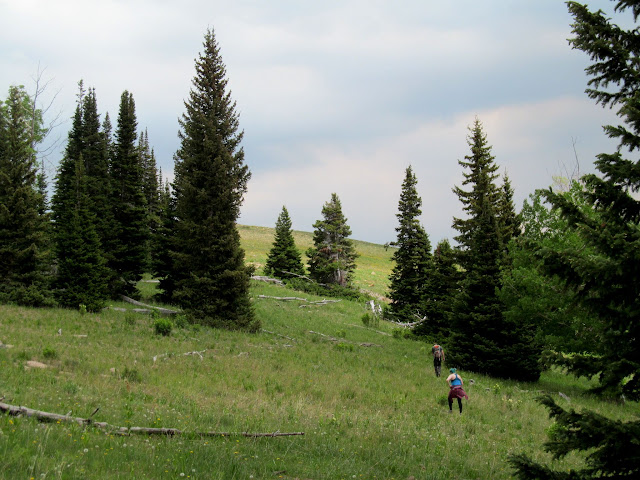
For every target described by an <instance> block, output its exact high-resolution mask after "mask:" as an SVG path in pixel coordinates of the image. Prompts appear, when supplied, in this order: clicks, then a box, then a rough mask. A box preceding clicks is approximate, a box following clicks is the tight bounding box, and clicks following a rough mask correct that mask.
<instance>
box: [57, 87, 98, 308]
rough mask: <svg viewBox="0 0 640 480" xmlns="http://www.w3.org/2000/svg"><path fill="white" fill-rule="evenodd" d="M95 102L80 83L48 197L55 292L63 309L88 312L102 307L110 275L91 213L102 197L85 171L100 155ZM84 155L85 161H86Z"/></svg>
mask: <svg viewBox="0 0 640 480" xmlns="http://www.w3.org/2000/svg"><path fill="white" fill-rule="evenodd" d="M87 105H89V106H87ZM94 105H95V95H93V94H90V95H87V94H86V92H85V90H84V87H83V84H82V82H80V83H79V93H78V101H77V106H76V111H75V114H74V117H73V124H72V127H71V130H70V131H69V136H68V137H69V138H68V142H67V147H66V150H65V156H64V157H63V159H62V161H61V162H60V166H59V168H58V174H57V176H56V185H55V193H54V196H53V199H52V216H53V221H54V222H53V225H54V230H53V231H54V245H55V252H56V260H57V275H56V277H55V281H54V286H55V296H56V298H57V300H58V302H59V303H60V305H62V306H64V307H70V308H79V306H80V305H84V306H85V307H86V308H87V310H88V311H99V310H100V309H101V308H102V307H103V306H104V304H105V300H106V298H107V284H108V279H109V272H108V270H107V269H106V267H105V264H106V260H105V258H104V254H103V251H102V245H101V243H100V237H99V235H98V233H97V228H96V225H97V224H98V221H97V216H96V214H95V213H94V210H95V208H96V202H99V201H100V200H103V201H104V199H101V198H100V195H99V190H98V191H97V192H95V196H94V198H92V197H91V196H90V195H89V184H90V183H91V184H92V185H94V186H95V188H96V189H99V188H100V185H99V182H97V181H96V180H95V177H93V178H92V177H89V176H88V175H87V172H86V165H89V166H90V167H91V168H94V169H95V168H96V165H95V162H96V160H97V159H98V156H99V154H97V153H96V140H97V141H98V144H99V143H100V138H99V135H98V136H97V137H96V135H95V133H94V131H93V129H92V125H93V126H94V127H95V126H98V128H99V124H98V123H97V118H96V114H97V112H96V110H95V109H93V108H92V106H94ZM87 124H88V125H87ZM85 155H86V156H87V157H88V159H89V160H88V161H85ZM103 160H104V159H103ZM105 175H106V172H105Z"/></svg>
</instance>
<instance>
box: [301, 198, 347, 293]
mask: <svg viewBox="0 0 640 480" xmlns="http://www.w3.org/2000/svg"><path fill="white" fill-rule="evenodd" d="M322 216H323V218H324V220H318V221H316V222H315V223H314V224H313V228H314V232H313V245H314V246H313V247H312V248H309V249H308V250H307V257H309V276H310V277H311V278H313V279H314V280H316V281H317V282H318V283H322V284H329V285H340V286H342V287H344V286H349V285H350V284H351V278H352V275H353V271H354V270H355V268H356V258H357V257H358V255H357V253H356V251H355V247H354V246H353V242H352V241H351V239H350V238H349V236H350V235H351V229H350V228H349V226H348V225H347V219H346V218H345V217H344V215H343V213H342V205H341V203H340V199H339V198H338V195H336V194H335V193H332V194H331V200H330V201H329V202H327V203H325V204H324V206H323V207H322Z"/></svg>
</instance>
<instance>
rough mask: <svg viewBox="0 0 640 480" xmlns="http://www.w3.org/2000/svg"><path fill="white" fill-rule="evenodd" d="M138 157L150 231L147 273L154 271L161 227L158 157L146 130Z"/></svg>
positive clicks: (146, 262)
mask: <svg viewBox="0 0 640 480" xmlns="http://www.w3.org/2000/svg"><path fill="white" fill-rule="evenodd" d="M138 155H139V157H140V160H139V162H140V165H141V168H142V191H143V192H144V197H145V203H146V206H147V213H146V217H147V222H148V229H149V238H148V239H147V245H146V247H145V256H146V258H145V271H148V272H150V271H152V258H151V257H152V253H151V251H152V248H154V246H153V243H154V241H153V239H152V237H153V236H154V235H155V232H157V231H158V229H159V227H160V222H161V219H160V204H159V202H160V183H159V181H160V180H159V179H160V177H159V176H158V169H157V167H156V156H155V153H154V151H153V149H152V148H151V146H150V145H149V134H148V132H147V131H146V130H145V131H144V132H143V133H141V134H140V138H139V140H138Z"/></svg>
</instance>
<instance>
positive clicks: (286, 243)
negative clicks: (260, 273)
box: [264, 206, 304, 279]
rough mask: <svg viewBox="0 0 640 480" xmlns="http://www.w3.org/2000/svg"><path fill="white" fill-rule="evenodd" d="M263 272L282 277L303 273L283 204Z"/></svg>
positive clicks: (289, 219) (289, 220) (287, 214)
mask: <svg viewBox="0 0 640 480" xmlns="http://www.w3.org/2000/svg"><path fill="white" fill-rule="evenodd" d="M264 273H265V275H271V276H273V277H276V278H282V279H286V278H291V274H293V275H294V276H295V275H304V266H303V265H302V257H301V255H300V251H299V250H298V249H297V248H296V243H295V240H294V238H293V232H292V231H291V218H289V212H288V211H287V207H285V206H283V207H282V212H280V215H278V220H277V221H276V232H275V239H274V242H273V245H272V247H271V250H270V251H269V253H268V254H267V261H266V263H265V266H264Z"/></svg>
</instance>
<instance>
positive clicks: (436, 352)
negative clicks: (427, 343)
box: [431, 343, 444, 377]
mask: <svg viewBox="0 0 640 480" xmlns="http://www.w3.org/2000/svg"><path fill="white" fill-rule="evenodd" d="M431 354H432V355H433V368H434V369H435V371H436V377H439V376H440V370H441V369H442V362H444V349H443V348H442V347H441V346H440V345H438V344H437V343H436V344H434V345H433V347H431Z"/></svg>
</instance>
